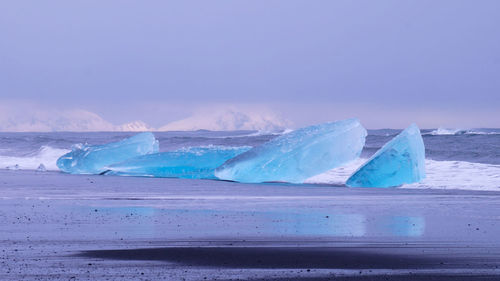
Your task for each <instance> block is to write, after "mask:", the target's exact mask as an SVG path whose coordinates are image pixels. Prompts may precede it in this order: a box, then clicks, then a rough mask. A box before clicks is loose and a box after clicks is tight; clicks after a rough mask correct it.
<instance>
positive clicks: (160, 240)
mask: <svg viewBox="0 0 500 281" xmlns="http://www.w3.org/2000/svg"><path fill="white" fill-rule="evenodd" d="M0 190H1V191H0V223H1V226H2V227H1V228H0V249H1V252H0V263H1V266H0V280H54V279H56V280H106V279H108V280H182V279H185V280H204V279H206V280H214V279H217V280H264V279H265V280H500V269H499V266H500V239H499V238H498V237H500V236H499V234H500V224H499V222H500V197H499V195H500V194H498V193H496V192H478V191H453V190H442V191H441V190H409V189H349V188H345V187H336V186H317V185H286V184H264V185H250V184H237V183H231V182H221V181H200V180H180V179H153V178H127V177H106V176H82V175H65V174H61V173H55V172H34V171H7V170H0Z"/></svg>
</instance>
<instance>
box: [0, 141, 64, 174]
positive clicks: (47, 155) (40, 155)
mask: <svg viewBox="0 0 500 281" xmlns="http://www.w3.org/2000/svg"><path fill="white" fill-rule="evenodd" d="M68 152H69V150H67V149H60V148H53V147H50V146H42V147H40V149H39V150H38V151H37V152H36V153H34V154H32V155H27V156H3V155H0V169H15V170H17V169H21V170H36V169H38V168H39V167H43V168H45V169H46V170H54V171H57V170H59V169H58V168H57V165H56V161H57V159H58V158H59V157H61V156H62V155H63V154H65V153H68ZM41 165H43V166H41ZM41 170H43V169H41Z"/></svg>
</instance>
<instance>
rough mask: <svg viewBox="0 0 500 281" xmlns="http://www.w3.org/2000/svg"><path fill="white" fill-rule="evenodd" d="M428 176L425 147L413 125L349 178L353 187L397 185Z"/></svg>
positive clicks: (416, 128) (349, 184) (348, 182)
mask: <svg viewBox="0 0 500 281" xmlns="http://www.w3.org/2000/svg"><path fill="white" fill-rule="evenodd" d="M424 178H425V147H424V141H423V140H422V136H421V134H420V130H419V128H418V127H417V125H415V124H412V125H410V127H408V128H406V129H405V130H404V131H402V132H401V133H400V134H399V135H397V136H396V137H394V138H393V139H392V140H390V141H389V142H388V143H386V144H385V145H384V146H383V147H382V148H381V149H379V150H378V151H377V152H376V153H375V154H374V155H373V156H372V157H371V158H370V159H369V160H368V161H367V162H366V163H365V164H363V165H362V166H361V167H360V168H359V169H358V170H357V171H356V172H354V174H353V175H352V176H351V177H349V179H348V180H347V183H346V184H347V186H350V187H395V186H400V185H402V184H405V183H415V182H419V181H420V180H422V179H424Z"/></svg>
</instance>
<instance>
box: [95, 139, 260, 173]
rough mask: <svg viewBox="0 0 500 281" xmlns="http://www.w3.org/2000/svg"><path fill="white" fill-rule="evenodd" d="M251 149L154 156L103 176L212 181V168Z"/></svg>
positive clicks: (221, 148) (184, 151)
mask: <svg viewBox="0 0 500 281" xmlns="http://www.w3.org/2000/svg"><path fill="white" fill-rule="evenodd" d="M250 148H251V147H249V146H243V147H226V146H205V147H189V148H184V149H179V150H176V151H169V152H162V153H154V154H148V155H143V156H138V157H135V158H132V159H128V160H126V161H124V162H121V163H117V164H113V165H110V166H109V167H107V169H108V171H107V172H106V173H105V174H106V175H119V176H149V177H175V178H189V179H215V177H214V170H215V168H217V167H219V166H220V165H222V164H223V163H224V162H225V161H226V160H228V159H230V158H233V157H235V156H237V155H239V154H241V153H243V152H245V151H247V150H249V149H250Z"/></svg>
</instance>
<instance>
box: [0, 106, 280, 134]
mask: <svg viewBox="0 0 500 281" xmlns="http://www.w3.org/2000/svg"><path fill="white" fill-rule="evenodd" d="M289 126H290V122H288V121H287V120H285V119H283V118H280V117H279V116H278V115H276V114H273V113H269V112H267V113H257V112H249V111H246V112H243V111H238V110H233V109H231V110H219V111H213V112H207V113H203V114H202V113H199V114H194V115H192V116H190V117H187V118H184V119H181V120H177V121H174V122H170V123H168V124H166V125H164V126H161V127H159V128H153V127H151V126H149V125H148V124H146V123H145V122H143V121H133V122H130V123H126V124H122V125H114V124H112V123H110V122H108V121H106V120H104V119H103V118H102V117H101V116H99V115H98V114H96V113H93V112H90V111H86V110H79V109H78V110H67V111H56V110H44V111H32V112H29V113H27V114H23V115H20V114H16V115H11V114H8V113H5V112H4V113H3V114H2V113H0V131H3V132H58V131H74V132H89V131H128V132H140V131H195V130H212V131H230V130H257V131H269V132H271V131H278V130H283V129H286V128H288V127H289Z"/></svg>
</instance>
